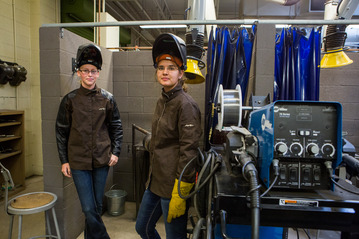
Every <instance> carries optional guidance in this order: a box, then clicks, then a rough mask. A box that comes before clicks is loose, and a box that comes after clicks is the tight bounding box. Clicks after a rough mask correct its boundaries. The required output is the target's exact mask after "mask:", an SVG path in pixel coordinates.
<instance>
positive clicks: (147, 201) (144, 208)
mask: <svg viewBox="0 0 359 239" xmlns="http://www.w3.org/2000/svg"><path fill="white" fill-rule="evenodd" d="M170 200H171V199H170V198H161V197H159V196H157V195H156V194H154V193H152V192H151V191H150V190H149V189H146V190H145V192H144V194H143V197H142V201H141V206H140V209H139V211H138V215H137V220H136V231H137V233H138V234H139V235H140V236H141V238H146V239H147V238H148V239H157V238H161V237H160V235H159V234H158V232H157V230H156V223H157V221H158V220H159V219H160V217H161V216H162V215H163V220H164V222H165V230H166V238H167V239H185V238H187V215H188V209H189V205H188V204H189V203H188V201H187V202H186V208H187V209H186V213H185V214H184V215H182V216H180V217H178V218H174V219H172V222H171V223H168V222H167V215H168V206H169V203H170Z"/></svg>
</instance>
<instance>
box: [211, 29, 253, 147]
mask: <svg viewBox="0 0 359 239" xmlns="http://www.w3.org/2000/svg"><path fill="white" fill-rule="evenodd" d="M252 32H255V26H253V28H252ZM253 34H254V33H249V32H248V31H247V29H246V28H235V29H233V30H232V32H231V31H230V30H229V29H228V27H222V28H216V29H215V30H214V29H212V30H211V33H210V36H209V41H208V50H207V74H206V92H205V98H206V103H207V104H206V106H205V134H206V135H205V141H206V142H205V143H206V148H207V149H209V144H210V141H211V137H212V133H213V131H214V127H215V126H216V125H217V112H216V109H215V106H216V104H217V101H218V91H219V85H221V84H222V85H223V89H235V88H236V85H237V84H239V85H240V86H241V89H242V95H243V96H244V95H245V91H246V88H247V82H248V75H249V69H250V62H251V56H252V54H251V53H252V46H253V38H254V37H253Z"/></svg>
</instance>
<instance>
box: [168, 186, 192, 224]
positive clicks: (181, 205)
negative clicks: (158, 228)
mask: <svg viewBox="0 0 359 239" xmlns="http://www.w3.org/2000/svg"><path fill="white" fill-rule="evenodd" d="M180 186H181V188H180V190H181V195H182V196H187V195H188V194H189V192H190V191H191V189H192V187H193V183H186V182H181V185H180ZM185 212H186V200H184V199H182V198H181V197H180V196H179V194H178V179H176V181H175V185H174V186H173V190H172V197H171V201H170V204H169V207H168V216H167V222H168V223H171V222H172V219H173V218H177V217H180V216H182V215H184V214H185Z"/></svg>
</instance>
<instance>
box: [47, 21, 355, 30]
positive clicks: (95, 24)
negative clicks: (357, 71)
mask: <svg viewBox="0 0 359 239" xmlns="http://www.w3.org/2000/svg"><path fill="white" fill-rule="evenodd" d="M254 23H258V24H283V25H342V24H344V25H359V19H350V20H313V19H311V20H310V19H306V20H304V19H297V20H295V19H283V20H280V19H277V20H274V19H272V20H271V19H238V20H155V21H117V22H81V23H49V24H42V27H61V28H62V27H110V26H111V27H113V26H140V25H251V24H254Z"/></svg>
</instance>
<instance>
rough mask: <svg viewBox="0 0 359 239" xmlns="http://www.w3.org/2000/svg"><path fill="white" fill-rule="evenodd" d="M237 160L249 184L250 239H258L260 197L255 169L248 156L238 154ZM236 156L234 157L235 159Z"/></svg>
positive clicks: (242, 153)
mask: <svg viewBox="0 0 359 239" xmlns="http://www.w3.org/2000/svg"><path fill="white" fill-rule="evenodd" d="M237 156H239V158H237V160H238V161H239V162H240V163H241V165H242V172H243V177H244V178H245V179H246V180H247V181H248V182H249V188H250V196H251V200H250V208H251V224H252V239H259V225H260V201H259V199H260V197H259V191H258V188H259V186H258V180H257V169H256V167H255V165H254V163H253V161H252V158H251V157H250V155H248V154H247V153H245V152H241V153H239V154H238V155H237ZM237 156H236V157H237Z"/></svg>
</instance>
